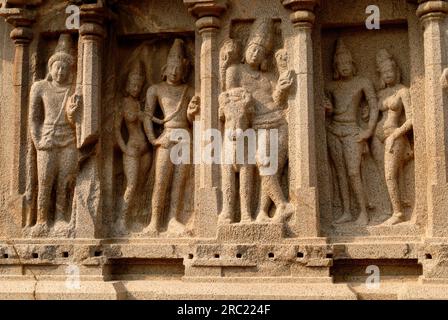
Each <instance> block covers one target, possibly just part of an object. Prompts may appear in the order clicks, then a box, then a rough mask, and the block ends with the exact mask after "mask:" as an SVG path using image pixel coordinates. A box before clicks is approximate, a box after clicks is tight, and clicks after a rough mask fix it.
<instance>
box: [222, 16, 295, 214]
mask: <svg viewBox="0 0 448 320" xmlns="http://www.w3.org/2000/svg"><path fill="white" fill-rule="evenodd" d="M272 49H273V21H272V20H271V19H265V18H261V19H257V20H256V21H255V22H254V24H253V26H252V30H251V34H250V37H249V40H248V43H247V46H246V50H245V52H244V63H242V64H238V65H232V66H231V67H229V69H228V70H227V75H226V88H227V90H228V89H232V88H238V87H242V88H244V89H246V90H247V91H248V92H249V93H250V94H252V97H253V99H254V103H255V117H254V119H253V122H252V127H253V128H254V129H255V130H260V129H265V130H267V131H269V130H270V129H276V130H278V137H279V141H278V170H277V172H276V174H274V175H261V199H260V208H259V213H258V217H257V221H258V222H267V221H269V220H270V219H269V215H268V212H269V208H270V205H271V200H272V201H273V202H274V203H275V205H276V208H277V213H276V214H275V217H274V221H275V222H283V221H284V220H285V219H286V218H288V217H289V216H290V215H291V214H292V212H293V209H292V205H291V204H290V203H289V202H288V201H287V199H286V197H285V195H284V194H283V190H282V188H281V185H280V175H281V172H282V171H283V168H284V166H285V164H286V161H287V158H288V124H287V121H286V117H285V107H286V104H285V103H282V101H283V99H284V97H285V96H287V95H288V93H289V89H290V87H291V85H292V83H293V77H292V73H291V72H286V73H281V74H280V78H279V79H277V78H276V76H275V75H274V73H273V72H267V71H268V70H267V69H268V65H267V58H268V55H269V53H270V52H271V50H272ZM269 143H270V142H269V141H268V140H267V144H269ZM268 165H269V163H266V159H261V157H259V155H258V153H257V166H258V168H259V170H260V172H262V170H263V168H264V167H267V166H268Z"/></svg>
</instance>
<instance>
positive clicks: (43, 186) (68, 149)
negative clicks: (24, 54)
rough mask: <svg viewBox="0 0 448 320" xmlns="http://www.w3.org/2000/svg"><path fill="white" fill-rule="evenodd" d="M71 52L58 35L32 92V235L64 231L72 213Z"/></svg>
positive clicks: (73, 121) (74, 157) (74, 152)
mask: <svg viewBox="0 0 448 320" xmlns="http://www.w3.org/2000/svg"><path fill="white" fill-rule="evenodd" d="M72 48H73V43H72V39H71V36H70V35H67V34H63V35H61V36H60V38H59V41H58V45H57V47H56V50H55V53H54V54H53V55H52V56H51V57H50V59H49V61H48V70H49V72H48V75H47V77H46V78H45V79H44V80H41V81H37V82H35V83H34V84H33V86H32V87H31V94H30V108H29V109H30V116H29V124H30V136H31V140H32V143H33V145H34V147H35V149H36V153H35V155H36V158H35V161H36V166H35V168H36V169H37V173H36V177H37V206H36V207H37V208H36V216H35V217H32V216H29V217H28V218H27V227H31V226H33V229H32V234H33V235H46V234H47V233H48V232H49V231H50V227H51V226H53V229H54V231H55V232H56V233H57V232H62V231H63V230H64V229H66V226H67V224H68V223H67V220H68V216H67V215H68V214H69V213H70V212H71V202H72V196H71V194H72V191H73V188H74V182H75V178H76V174H77V169H78V150H77V148H76V116H75V115H76V109H77V104H76V103H74V102H73V99H72V96H73V95H74V81H73V77H72V73H73V66H74V61H75V60H74V57H73V56H72ZM32 178H33V177H32V175H31V176H30V177H29V181H30V184H32V183H33V179H32ZM34 189H35V187H34V186H30V185H29V186H28V190H34ZM53 192H54V196H53ZM53 204H55V205H53ZM34 220H36V221H34Z"/></svg>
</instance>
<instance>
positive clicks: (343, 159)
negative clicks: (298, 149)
mask: <svg viewBox="0 0 448 320" xmlns="http://www.w3.org/2000/svg"><path fill="white" fill-rule="evenodd" d="M333 78H334V81H332V82H330V83H328V85H327V88H326V96H327V98H328V99H327V100H326V102H325V105H326V111H327V114H328V115H329V117H330V121H329V123H328V125H327V142H328V148H329V153H330V158H331V160H332V163H333V165H334V168H335V172H336V177H334V178H335V179H336V180H337V184H338V187H339V193H340V197H341V201H342V206H343V214H342V216H341V217H339V218H338V219H337V220H336V221H335V223H336V224H340V223H346V222H350V221H352V220H353V216H352V213H351V210H350V191H349V190H350V188H351V189H352V190H353V193H354V195H355V197H356V201H357V205H358V207H359V208H358V209H359V215H358V218H357V220H356V222H355V223H356V224H359V225H366V224H368V222H369V216H368V213H367V201H366V195H365V190H364V187H363V182H362V179H361V161H362V156H363V153H365V152H366V151H367V148H368V146H367V140H368V139H369V138H370V137H371V136H372V135H373V132H374V130H375V125H376V122H377V118H378V107H377V98H376V94H375V89H374V87H373V84H372V82H371V81H370V80H369V79H367V78H363V77H361V76H358V75H357V72H356V67H355V64H354V62H353V58H352V55H351V53H350V51H349V49H348V48H347V47H346V46H345V44H344V43H343V42H342V40H338V42H337V44H336V52H335V54H334V77H333ZM364 99H365V100H366V101H367V103H368V107H369V109H367V110H368V112H369V115H368V119H369V122H368V126H367V128H362V127H361V125H360V119H361V118H363V117H365V115H362V110H363V109H362V102H363V100H364Z"/></svg>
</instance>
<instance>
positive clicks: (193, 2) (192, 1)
mask: <svg viewBox="0 0 448 320" xmlns="http://www.w3.org/2000/svg"><path fill="white" fill-rule="evenodd" d="M184 4H185V5H186V6H187V8H188V11H189V12H190V14H191V15H192V16H194V17H195V18H196V19H197V20H196V27H197V28H198V30H199V32H200V33H202V32H204V31H206V30H217V29H219V28H220V27H221V20H220V17H221V15H222V14H223V13H224V12H225V11H226V10H227V8H228V0H184Z"/></svg>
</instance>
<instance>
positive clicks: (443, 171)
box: [417, 1, 448, 237]
mask: <svg viewBox="0 0 448 320" xmlns="http://www.w3.org/2000/svg"><path fill="white" fill-rule="evenodd" d="M419 3H420V5H419V7H418V10H417V16H418V17H419V18H420V22H421V24H422V26H423V30H424V31H423V38H424V56H425V59H424V65H425V119H426V125H425V128H426V156H427V167H428V171H427V172H428V181H427V182H428V184H427V199H428V228H427V236H428V237H446V236H448V216H447V214H446V213H447V212H448V197H447V194H448V181H447V178H448V177H447V175H448V154H447V152H448V123H447V120H446V119H447V117H448V109H447V107H448V100H447V95H446V92H444V90H443V88H442V85H441V83H440V81H439V79H440V77H441V75H442V72H443V68H444V67H445V66H446V54H447V51H446V50H447V48H446V45H445V32H444V27H443V24H444V20H445V18H446V15H447V12H448V2H446V1H419Z"/></svg>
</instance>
